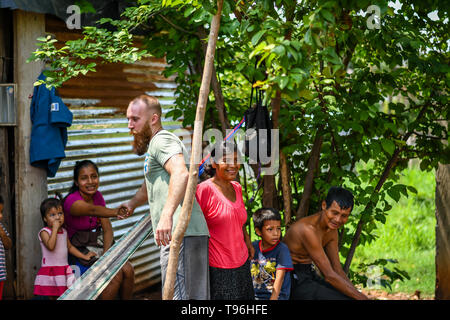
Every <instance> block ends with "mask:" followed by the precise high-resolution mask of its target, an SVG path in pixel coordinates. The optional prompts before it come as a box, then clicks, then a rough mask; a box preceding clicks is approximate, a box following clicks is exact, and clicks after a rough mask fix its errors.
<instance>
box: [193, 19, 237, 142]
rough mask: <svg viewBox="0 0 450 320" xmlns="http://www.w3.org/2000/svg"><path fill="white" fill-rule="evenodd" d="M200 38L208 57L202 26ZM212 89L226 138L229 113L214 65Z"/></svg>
mask: <svg viewBox="0 0 450 320" xmlns="http://www.w3.org/2000/svg"><path fill="white" fill-rule="evenodd" d="M198 33H199V36H200V40H201V42H202V46H203V52H204V53H205V55H206V50H207V44H206V43H205V42H204V41H203V39H205V38H206V31H205V28H204V27H203V26H202V27H200V28H199V31H198ZM211 87H212V89H213V93H214V99H215V106H216V109H217V113H218V115H219V121H220V125H221V128H222V134H223V135H224V137H225V134H226V130H227V129H229V128H231V125H230V121H229V120H228V116H227V112H226V109H225V99H224V98H223V93H222V87H221V85H220V82H219V79H218V78H217V72H216V68H215V67H214V64H213V66H212V74H211Z"/></svg>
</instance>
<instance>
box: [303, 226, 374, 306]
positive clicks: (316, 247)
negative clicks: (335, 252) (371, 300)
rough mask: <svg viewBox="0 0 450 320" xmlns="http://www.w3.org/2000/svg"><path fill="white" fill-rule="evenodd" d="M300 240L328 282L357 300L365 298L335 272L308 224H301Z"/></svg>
mask: <svg viewBox="0 0 450 320" xmlns="http://www.w3.org/2000/svg"><path fill="white" fill-rule="evenodd" d="M299 235H300V240H301V241H302V243H303V246H304V247H305V249H306V250H307V251H308V254H309V256H310V257H311V259H312V260H313V261H314V264H315V265H316V266H317V267H318V268H319V270H320V272H321V273H322V275H323V276H324V278H325V281H327V282H328V283H329V284H331V285H332V286H333V287H334V288H335V289H337V290H338V291H340V292H342V293H343V294H345V295H347V296H349V297H352V298H354V299H357V300H366V299H367V297H366V296H365V295H363V294H362V293H360V292H359V291H358V290H356V288H355V287H354V286H353V284H351V283H350V282H349V281H347V280H346V279H344V278H343V277H342V276H341V275H340V274H339V273H337V272H336V271H335V270H334V269H333V267H332V265H331V263H330V260H329V258H328V256H327V255H326V254H325V251H324V250H323V248H322V243H321V241H320V239H319V238H318V237H317V235H316V234H315V231H314V230H313V228H311V227H309V226H303V227H302V228H301V232H300V233H299Z"/></svg>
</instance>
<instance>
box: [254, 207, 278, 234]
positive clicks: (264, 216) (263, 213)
mask: <svg viewBox="0 0 450 320" xmlns="http://www.w3.org/2000/svg"><path fill="white" fill-rule="evenodd" d="M252 219H253V225H254V226H255V229H256V228H258V229H259V230H261V229H262V227H263V226H264V221H267V220H276V221H281V215H280V213H279V212H278V210H277V209H275V208H261V209H258V210H256V211H255V213H254V214H253V216H252Z"/></svg>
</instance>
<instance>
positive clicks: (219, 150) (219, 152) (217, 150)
mask: <svg viewBox="0 0 450 320" xmlns="http://www.w3.org/2000/svg"><path fill="white" fill-rule="evenodd" d="M235 152H238V147H237V144H236V143H235V142H234V141H220V142H216V143H215V144H214V147H213V149H212V151H211V158H210V159H212V160H213V161H214V162H216V163H217V162H218V161H219V160H220V159H222V158H223V157H224V156H226V155H227V154H230V153H235ZM215 175H216V169H214V168H213V167H212V165H211V163H208V164H206V165H205V169H204V174H203V175H202V181H203V180H206V179H208V178H211V177H214V176H215Z"/></svg>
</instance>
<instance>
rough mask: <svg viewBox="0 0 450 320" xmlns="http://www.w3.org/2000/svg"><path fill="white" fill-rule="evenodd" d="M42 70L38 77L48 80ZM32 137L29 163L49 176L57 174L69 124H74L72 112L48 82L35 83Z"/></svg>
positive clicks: (32, 105) (64, 155) (63, 154)
mask: <svg viewBox="0 0 450 320" xmlns="http://www.w3.org/2000/svg"><path fill="white" fill-rule="evenodd" d="M45 78H46V76H45V75H44V74H43V73H41V74H40V76H39V77H38V80H45ZM30 116H31V122H32V127H31V141H30V164H31V165H32V166H34V167H38V168H44V169H46V170H47V177H54V176H55V175H56V172H57V171H58V168H59V165H60V163H61V160H62V159H64V158H65V157H66V154H65V152H64V149H65V147H66V144H67V127H70V126H71V125H72V119H73V115H72V112H71V111H70V110H69V108H67V106H66V105H65V104H64V103H63V101H62V99H61V98H60V97H58V96H57V95H56V93H55V88H52V89H51V90H49V89H47V87H46V86H45V84H41V85H39V86H36V87H34V91H33V98H32V100H31V106H30Z"/></svg>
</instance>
